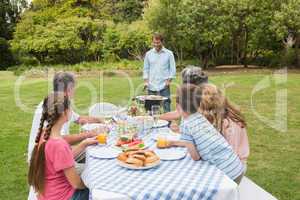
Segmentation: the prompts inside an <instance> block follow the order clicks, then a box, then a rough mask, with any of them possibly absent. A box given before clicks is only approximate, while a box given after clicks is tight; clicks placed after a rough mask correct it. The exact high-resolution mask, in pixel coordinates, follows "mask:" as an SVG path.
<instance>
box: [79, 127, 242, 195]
mask: <svg viewBox="0 0 300 200" xmlns="http://www.w3.org/2000/svg"><path fill="white" fill-rule="evenodd" d="M160 131H169V128H168V127H163V128H159V129H157V128H156V129H151V130H148V132H147V134H144V136H143V139H144V141H145V143H147V144H149V146H150V147H149V148H150V149H155V148H156V145H155V141H154V140H153V135H155V134H157V133H158V132H160ZM116 138H117V133H116V132H115V131H111V133H110V136H109V140H108V145H113V144H114V143H115V141H116ZM94 148H101V147H99V146H91V147H89V148H87V150H86V167H85V169H84V171H83V173H82V175H81V177H82V180H83V181H84V183H85V185H86V186H87V187H88V188H89V189H90V191H94V190H97V189H99V190H101V191H107V192H113V193H119V194H123V195H125V196H127V197H128V199H132V200H146V199H147V200H172V199H178V200H179V199H181V200H192V199H201V200H237V199H239V195H238V186H237V184H236V183H235V182H233V181H232V180H231V179H230V178H229V177H227V176H226V175H225V174H224V173H223V172H222V171H220V170H219V169H217V168H216V167H215V166H213V165H211V164H209V163H208V162H205V161H194V160H192V158H191V157H190V156H189V155H188V154H187V155H186V156H185V157H184V158H183V159H180V160H172V161H161V163H160V165H158V166H157V167H154V168H151V169H147V170H131V169H127V168H124V167H121V166H119V165H118V163H117V160H116V159H99V158H95V157H93V156H91V155H90V154H89V152H90V151H92V150H93V149H94ZM90 199H92V195H90ZM103 199H105V197H103Z"/></svg>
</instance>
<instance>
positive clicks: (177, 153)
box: [154, 148, 186, 160]
mask: <svg viewBox="0 0 300 200" xmlns="http://www.w3.org/2000/svg"><path fill="white" fill-rule="evenodd" d="M154 152H155V153H156V155H157V156H158V157H159V158H160V159H161V160H180V159H182V158H184V157H185V156H186V151H184V150H179V149H174V148H171V149H155V150H154Z"/></svg>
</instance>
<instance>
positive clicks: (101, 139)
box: [96, 133, 107, 144]
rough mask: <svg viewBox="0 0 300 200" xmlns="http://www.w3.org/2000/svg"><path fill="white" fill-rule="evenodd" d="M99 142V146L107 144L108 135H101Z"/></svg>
mask: <svg viewBox="0 0 300 200" xmlns="http://www.w3.org/2000/svg"><path fill="white" fill-rule="evenodd" d="M96 138H97V140H98V142H99V144H106V142H107V134H106V133H100V134H98V135H97V137H96Z"/></svg>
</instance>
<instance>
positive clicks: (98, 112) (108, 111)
mask: <svg viewBox="0 0 300 200" xmlns="http://www.w3.org/2000/svg"><path fill="white" fill-rule="evenodd" d="M124 110H125V108H120V107H118V106H116V105H114V104H111V103H106V102H101V103H96V104H94V105H93V106H91V107H90V109H89V116H92V117H103V118H109V117H113V116H115V115H117V114H119V113H121V112H124Z"/></svg>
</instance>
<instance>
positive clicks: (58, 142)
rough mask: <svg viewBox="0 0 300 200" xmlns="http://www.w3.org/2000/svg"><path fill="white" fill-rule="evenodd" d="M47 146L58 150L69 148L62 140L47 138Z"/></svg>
mask: <svg viewBox="0 0 300 200" xmlns="http://www.w3.org/2000/svg"><path fill="white" fill-rule="evenodd" d="M47 146H48V147H55V148H59V147H69V144H68V143H67V142H66V140H64V139H63V138H49V140H48V141H47Z"/></svg>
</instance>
